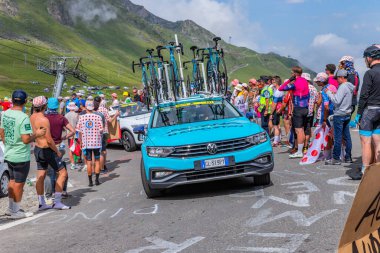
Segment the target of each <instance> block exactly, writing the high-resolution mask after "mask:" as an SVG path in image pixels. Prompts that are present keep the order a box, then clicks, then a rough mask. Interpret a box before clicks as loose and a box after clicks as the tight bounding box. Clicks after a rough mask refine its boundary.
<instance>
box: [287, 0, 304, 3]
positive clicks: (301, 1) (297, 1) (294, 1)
mask: <svg viewBox="0 0 380 253" xmlns="http://www.w3.org/2000/svg"><path fill="white" fill-rule="evenodd" d="M286 2H287V3H288V4H302V3H304V2H305V0H286Z"/></svg>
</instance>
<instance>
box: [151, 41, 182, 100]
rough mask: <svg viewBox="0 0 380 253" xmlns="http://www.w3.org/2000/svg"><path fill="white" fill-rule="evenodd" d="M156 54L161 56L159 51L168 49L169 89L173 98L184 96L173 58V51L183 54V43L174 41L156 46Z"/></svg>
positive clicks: (175, 61)
mask: <svg viewBox="0 0 380 253" xmlns="http://www.w3.org/2000/svg"><path fill="white" fill-rule="evenodd" d="M156 49H157V55H158V56H159V57H162V54H161V51H162V50H165V49H166V50H168V51H169V61H168V62H169V65H168V67H169V70H168V75H169V83H170V86H171V89H172V91H173V97H174V100H177V98H181V97H184V96H185V94H186V90H185V87H184V86H183V85H182V84H183V80H182V79H181V76H180V72H179V68H178V64H177V60H176V59H175V55H174V54H175V51H176V52H177V53H181V54H182V55H183V45H182V44H181V43H179V44H178V45H176V43H175V42H169V44H168V45H166V46H157V48H156Z"/></svg>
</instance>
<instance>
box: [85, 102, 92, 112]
mask: <svg viewBox="0 0 380 253" xmlns="http://www.w3.org/2000/svg"><path fill="white" fill-rule="evenodd" d="M86 109H87V110H90V111H92V110H94V102H92V101H86Z"/></svg>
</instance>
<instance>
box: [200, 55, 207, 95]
mask: <svg viewBox="0 0 380 253" xmlns="http://www.w3.org/2000/svg"><path fill="white" fill-rule="evenodd" d="M199 65H201V68H202V75H203V85H204V86H205V91H206V92H208V88H207V80H206V78H207V77H206V72H205V64H204V63H203V62H201V63H200V64H199Z"/></svg>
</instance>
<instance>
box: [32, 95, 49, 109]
mask: <svg viewBox="0 0 380 253" xmlns="http://www.w3.org/2000/svg"><path fill="white" fill-rule="evenodd" d="M46 104H47V100H46V98H45V97H44V96H38V97H35V98H33V106H34V107H41V106H43V105H46Z"/></svg>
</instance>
